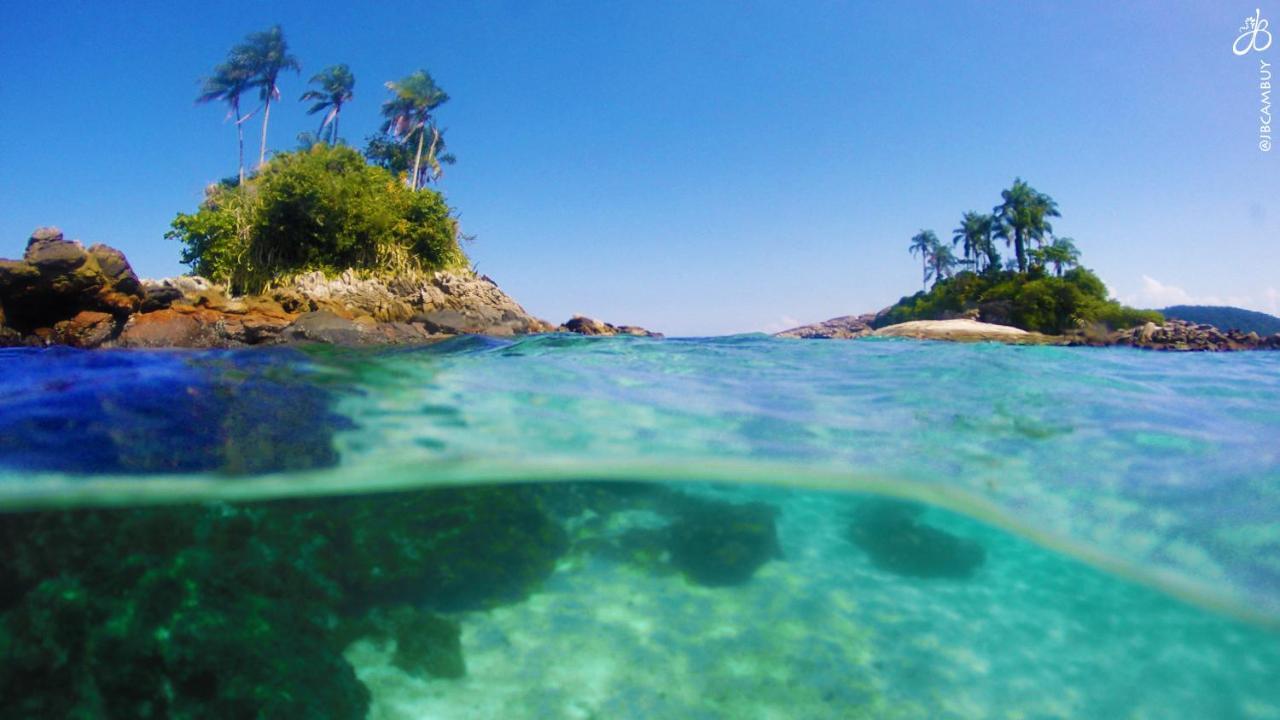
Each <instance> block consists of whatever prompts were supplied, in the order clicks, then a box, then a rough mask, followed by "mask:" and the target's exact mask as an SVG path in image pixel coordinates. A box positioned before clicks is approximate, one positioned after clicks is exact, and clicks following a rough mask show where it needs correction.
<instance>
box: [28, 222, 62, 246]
mask: <svg viewBox="0 0 1280 720" xmlns="http://www.w3.org/2000/svg"><path fill="white" fill-rule="evenodd" d="M38 242H62V231H61V230H59V229H58V228H56V227H53V226H52V225H49V226H47V227H39V228H36V229H35V232H33V233H31V238H30V239H29V240H27V247H31V246H32V245H34V244H35V243H38Z"/></svg>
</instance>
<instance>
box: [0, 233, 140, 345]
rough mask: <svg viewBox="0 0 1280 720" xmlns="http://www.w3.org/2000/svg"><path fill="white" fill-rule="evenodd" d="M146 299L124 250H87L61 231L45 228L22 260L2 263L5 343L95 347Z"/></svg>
mask: <svg viewBox="0 0 1280 720" xmlns="http://www.w3.org/2000/svg"><path fill="white" fill-rule="evenodd" d="M143 298H144V293H143V290H142V284H141V282H140V281H139V280H138V276H137V275H135V274H134V272H133V269H132V268H131V267H129V262H128V261H127V260H125V257H124V255H122V254H121V253H120V251H118V250H115V249H114V248H110V247H107V246H106V245H93V246H91V247H89V248H88V249H86V248H85V247H84V245H82V244H81V243H80V242H79V241H76V240H67V239H65V238H64V237H63V236H62V232H61V231H60V230H58V229H57V228H52V227H48V228H40V229H38V230H36V231H35V232H34V233H32V234H31V238H30V240H28V241H27V249H26V252H25V253H24V254H23V256H22V259H21V260H0V325H2V326H3V327H4V329H3V330H0V345H19V344H37V345H39V344H47V343H55V342H56V343H63V344H68V345H76V346H80V347H92V346H95V345H98V344H101V343H102V342H104V341H105V340H106V339H108V338H110V337H112V336H114V335H115V334H116V333H117V332H118V331H119V329H120V327H121V326H122V324H123V323H124V321H125V320H126V319H127V318H128V317H129V315H131V314H132V313H134V312H136V311H137V310H138V308H139V307H140V306H141V304H142V301H143Z"/></svg>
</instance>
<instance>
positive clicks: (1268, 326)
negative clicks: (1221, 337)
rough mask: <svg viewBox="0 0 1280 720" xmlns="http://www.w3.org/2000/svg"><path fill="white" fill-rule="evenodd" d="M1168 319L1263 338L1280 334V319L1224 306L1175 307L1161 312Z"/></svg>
mask: <svg viewBox="0 0 1280 720" xmlns="http://www.w3.org/2000/svg"><path fill="white" fill-rule="evenodd" d="M1160 312H1161V313H1163V314H1164V316H1165V317H1167V318H1173V319H1176V320H1186V321H1187V322H1193V323H1207V324H1209V325H1213V326H1214V327H1216V328H1218V329H1219V330H1231V329H1233V328H1234V329H1236V330H1240V331H1242V332H1250V331H1252V332H1256V333H1258V334H1259V335H1262V336H1263V337H1266V336H1267V335H1271V334H1273V333H1278V332H1280V317H1276V316H1275V315H1268V314H1266V313H1262V312H1255V311H1253V310H1245V309H1244V308H1238V307H1227V306H1222V305H1173V306H1171V307H1167V308H1165V309H1163V310H1161V311H1160Z"/></svg>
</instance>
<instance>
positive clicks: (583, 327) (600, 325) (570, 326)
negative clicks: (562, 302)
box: [556, 315, 662, 338]
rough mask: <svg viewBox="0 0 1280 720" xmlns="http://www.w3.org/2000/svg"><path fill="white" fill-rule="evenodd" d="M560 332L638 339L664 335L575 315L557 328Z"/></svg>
mask: <svg viewBox="0 0 1280 720" xmlns="http://www.w3.org/2000/svg"><path fill="white" fill-rule="evenodd" d="M556 330H557V331H559V332H571V333H577V334H578V335H603V336H612V335H634V336H636V337H659V338H660V337H662V333H656V332H653V331H652V330H645V329H644V328H642V327H636V326H635V325H611V324H609V323H607V322H603V321H601V320H596V319H595V318H589V317H586V316H583V315H574V316H573V317H571V318H569V319H568V320H566V321H565V322H564V324H562V325H561V326H560V327H558V328H556Z"/></svg>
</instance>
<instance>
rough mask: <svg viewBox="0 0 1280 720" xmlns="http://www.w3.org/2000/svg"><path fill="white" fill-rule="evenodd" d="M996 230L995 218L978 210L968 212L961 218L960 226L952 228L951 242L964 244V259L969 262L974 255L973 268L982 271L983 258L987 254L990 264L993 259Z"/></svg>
mask: <svg viewBox="0 0 1280 720" xmlns="http://www.w3.org/2000/svg"><path fill="white" fill-rule="evenodd" d="M994 231H995V218H994V217H992V216H990V215H984V214H982V213H977V212H967V213H965V214H964V217H963V218H961V219H960V227H958V228H956V229H955V230H952V231H951V232H952V237H951V244H952V245H957V244H960V243H963V244H964V259H965V261H966V262H969V255H970V254H972V255H973V261H972V262H973V269H974V270H975V271H976V272H982V258H983V256H984V255H985V256H986V257H987V260H988V264H989V263H990V260H991V251H992V244H991V234H992V233H993V232H994Z"/></svg>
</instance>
